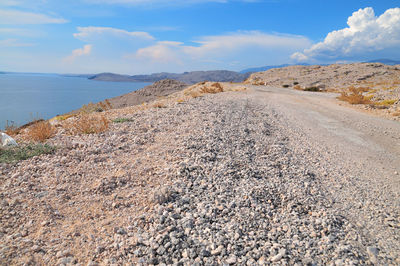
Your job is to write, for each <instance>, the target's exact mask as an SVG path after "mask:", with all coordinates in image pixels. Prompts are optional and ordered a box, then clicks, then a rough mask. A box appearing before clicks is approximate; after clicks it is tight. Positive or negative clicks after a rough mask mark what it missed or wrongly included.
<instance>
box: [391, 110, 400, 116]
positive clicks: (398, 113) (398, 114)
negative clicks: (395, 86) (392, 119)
mask: <svg viewBox="0 0 400 266" xmlns="http://www.w3.org/2000/svg"><path fill="white" fill-rule="evenodd" d="M392 115H393V116H400V111H396V112H393V113H392Z"/></svg>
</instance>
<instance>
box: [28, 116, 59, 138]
mask: <svg viewBox="0 0 400 266" xmlns="http://www.w3.org/2000/svg"><path fill="white" fill-rule="evenodd" d="M55 133H56V129H55V128H54V127H53V126H52V125H51V124H50V123H49V122H48V121H41V122H38V123H35V124H33V125H32V126H31V127H29V130H28V134H27V137H28V139H30V140H33V141H38V142H44V141H45V140H47V139H49V138H51V137H53V136H54V134H55Z"/></svg>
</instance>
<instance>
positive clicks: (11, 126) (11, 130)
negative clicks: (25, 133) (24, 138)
mask: <svg viewBox="0 0 400 266" xmlns="http://www.w3.org/2000/svg"><path fill="white" fill-rule="evenodd" d="M4 129H5V130H4V133H6V134H7V135H9V136H11V137H15V136H16V135H18V134H19V132H20V131H21V129H20V128H19V127H17V126H16V125H15V123H13V122H10V123H9V122H8V120H7V122H6V126H5V128H4Z"/></svg>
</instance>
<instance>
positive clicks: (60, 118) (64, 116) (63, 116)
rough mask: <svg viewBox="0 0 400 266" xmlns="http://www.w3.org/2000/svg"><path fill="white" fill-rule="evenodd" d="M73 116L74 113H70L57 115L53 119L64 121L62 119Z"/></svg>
mask: <svg viewBox="0 0 400 266" xmlns="http://www.w3.org/2000/svg"><path fill="white" fill-rule="evenodd" d="M74 116H75V115H72V114H70V115H58V116H56V117H55V118H54V119H55V120H57V121H64V120H67V119H68V118H71V117H74Z"/></svg>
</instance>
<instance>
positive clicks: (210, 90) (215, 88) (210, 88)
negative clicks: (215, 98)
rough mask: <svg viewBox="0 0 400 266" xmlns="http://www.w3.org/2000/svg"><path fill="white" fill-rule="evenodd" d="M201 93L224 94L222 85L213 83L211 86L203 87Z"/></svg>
mask: <svg viewBox="0 0 400 266" xmlns="http://www.w3.org/2000/svg"><path fill="white" fill-rule="evenodd" d="M200 92H201V93H213V94H215V93H220V92H224V88H223V87H222V85H221V84H220V83H219V82H215V83H213V84H211V86H204V87H202V88H201V89H200Z"/></svg>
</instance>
